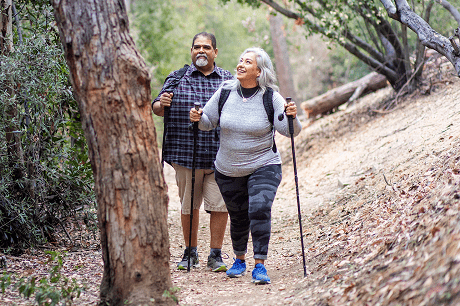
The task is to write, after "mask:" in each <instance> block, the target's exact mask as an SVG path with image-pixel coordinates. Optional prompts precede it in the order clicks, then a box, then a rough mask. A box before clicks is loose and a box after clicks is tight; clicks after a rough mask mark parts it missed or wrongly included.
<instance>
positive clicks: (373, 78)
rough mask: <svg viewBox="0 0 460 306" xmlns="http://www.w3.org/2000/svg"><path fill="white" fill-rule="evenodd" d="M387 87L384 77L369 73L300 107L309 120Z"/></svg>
mask: <svg viewBox="0 0 460 306" xmlns="http://www.w3.org/2000/svg"><path fill="white" fill-rule="evenodd" d="M387 85H388V82H387V79H386V78H385V76H383V75H381V74H378V73H377V72H371V73H369V74H368V75H366V76H364V77H362V78H361V79H359V80H356V81H354V82H350V83H347V84H345V85H342V86H340V87H337V88H334V89H332V90H329V91H328V92H326V93H324V94H322V95H320V96H317V97H315V98H313V99H310V100H307V101H305V102H302V103H301V104H300V107H301V108H302V109H303V110H304V112H305V114H306V116H307V118H310V117H313V116H316V115H319V114H323V113H326V112H328V111H331V110H333V109H334V108H336V107H339V106H340V105H342V104H344V103H346V102H348V103H350V104H351V103H353V101H355V100H356V99H358V98H359V97H361V96H363V95H365V94H367V93H369V92H373V91H376V90H378V89H381V88H384V87H386V86H387Z"/></svg>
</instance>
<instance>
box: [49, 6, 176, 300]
mask: <svg viewBox="0 0 460 306" xmlns="http://www.w3.org/2000/svg"><path fill="white" fill-rule="evenodd" d="M53 6H54V13H55V16H56V21H57V25H58V27H59V31H60V36H61V41H62V44H63V47H64V50H65V56H66V60H67V64H68V65H69V68H70V76H71V81H72V86H73V89H74V94H75V97H76V100H77V102H78V105H79V109H80V113H81V117H82V123H83V128H84V131H85V136H86V140H87V142H88V147H89V157H90V160H91V166H92V169H93V174H94V180H95V189H96V196H97V203H98V219H99V228H100V232H101V246H102V256H103V260H104V275H103V279H102V284H101V293H100V298H101V301H100V305H124V304H125V303H127V304H131V305H140V304H142V305H144V304H145V305H147V304H148V305H151V304H152V301H154V303H155V304H157V305H159V304H161V305H173V304H175V303H174V301H173V300H172V299H170V298H166V297H163V296H162V295H163V293H164V291H165V290H168V289H170V288H171V277H170V271H169V237H168V227H167V205H168V196H167V186H166V184H165V181H164V177H163V172H162V169H161V166H160V160H159V153H158V147H157V143H156V133H155V126H154V123H153V119H152V115H151V111H150V99H151V96H150V76H149V73H148V70H147V67H146V65H145V63H144V61H143V59H142V57H141V55H140V54H139V52H138V51H137V49H136V47H135V45H134V41H133V39H132V37H131V36H130V34H129V29H128V17H127V14H126V10H125V6H124V2H123V1H122V0H54V1H53ZM152 43H154V42H152Z"/></svg>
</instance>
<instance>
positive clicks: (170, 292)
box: [163, 287, 180, 304]
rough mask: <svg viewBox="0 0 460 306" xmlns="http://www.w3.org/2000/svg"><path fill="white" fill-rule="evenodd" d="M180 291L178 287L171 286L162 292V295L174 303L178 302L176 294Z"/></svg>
mask: <svg viewBox="0 0 460 306" xmlns="http://www.w3.org/2000/svg"><path fill="white" fill-rule="evenodd" d="M179 291H180V288H179V287H172V288H169V290H165V291H164V292H163V296H164V297H167V298H170V299H172V300H173V301H174V302H175V303H176V304H179V298H178V297H177V296H176V294H177V293H178V292H179Z"/></svg>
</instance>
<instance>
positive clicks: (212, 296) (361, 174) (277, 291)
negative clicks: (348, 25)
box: [166, 77, 460, 305]
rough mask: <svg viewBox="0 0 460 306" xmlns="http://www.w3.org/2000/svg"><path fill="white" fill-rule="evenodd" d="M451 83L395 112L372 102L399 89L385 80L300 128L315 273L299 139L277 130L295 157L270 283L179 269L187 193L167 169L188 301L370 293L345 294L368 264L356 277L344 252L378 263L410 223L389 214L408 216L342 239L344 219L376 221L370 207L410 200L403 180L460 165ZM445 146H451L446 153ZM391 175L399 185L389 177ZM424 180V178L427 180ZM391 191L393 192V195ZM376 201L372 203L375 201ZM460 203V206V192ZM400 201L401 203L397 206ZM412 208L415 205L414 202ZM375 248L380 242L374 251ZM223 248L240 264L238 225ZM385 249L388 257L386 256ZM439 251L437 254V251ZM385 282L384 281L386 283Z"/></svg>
mask: <svg viewBox="0 0 460 306" xmlns="http://www.w3.org/2000/svg"><path fill="white" fill-rule="evenodd" d="M442 85H443V86H442V87H440V88H438V89H436V91H435V92H433V93H432V94H431V95H429V96H416V97H413V98H409V99H408V100H407V101H404V102H402V103H401V106H400V107H399V108H398V109H397V110H395V111H392V112H390V113H388V114H377V113H375V112H372V111H371V109H374V108H376V107H377V106H378V104H379V103H381V102H382V101H385V99H389V98H391V94H392V91H391V89H390V88H387V89H384V90H381V91H379V92H377V93H375V94H372V95H369V96H367V97H365V98H363V99H361V100H360V101H359V102H358V103H356V105H354V106H353V107H351V108H349V109H347V110H345V111H340V112H337V113H335V114H333V115H330V116H327V117H324V118H322V119H319V120H317V121H315V122H314V123H312V124H311V125H310V126H308V127H306V128H304V130H303V131H302V133H301V135H299V137H297V138H296V144H297V146H296V147H297V148H296V153H297V163H298V170H299V173H298V177H299V188H300V198H301V207H302V215H303V227H304V234H305V235H306V236H305V242H306V257H307V270H308V273H309V276H308V277H307V278H304V277H303V266H302V257H301V247H300V239H299V226H298V222H297V206H296V205H297V204H296V198H295V195H296V194H295V189H294V188H295V185H294V178H293V173H292V172H293V171H292V169H293V168H292V163H290V162H289V159H290V155H291V154H290V142H289V139H281V138H280V137H278V138H277V143H278V147H279V148H280V150H281V151H282V152H283V160H284V161H285V164H284V165H283V182H282V184H281V186H280V188H279V191H278V193H277V199H276V201H275V204H274V208H273V225H272V233H273V235H272V238H271V242H270V251H269V259H268V260H267V261H266V266H267V269H268V273H269V275H270V277H271V279H272V284H270V285H266V286H254V285H253V284H251V283H250V280H251V276H250V273H248V274H247V275H246V276H245V277H243V278H241V279H237V280H234V279H227V278H226V277H225V275H224V274H223V273H221V274H216V273H211V272H208V271H206V269H205V268H204V267H202V268H200V269H197V270H194V271H192V272H191V273H189V274H187V273H183V272H180V271H176V270H175V269H174V268H175V262H177V261H178V260H179V259H180V256H181V255H182V252H183V248H182V247H183V246H182V241H181V233H180V228H179V227H178V223H177V220H179V203H178V202H177V196H176V191H175V186H174V178H173V175H172V172H171V171H170V170H168V171H166V178H167V180H168V185H169V186H171V189H170V191H171V204H170V205H171V210H170V218H169V222H170V230H171V231H170V233H171V254H172V259H173V260H172V262H171V270H172V278H173V281H174V284H175V286H177V287H179V288H181V291H180V295H179V296H180V301H181V304H184V305H214V304H216V303H217V304H219V305H285V304H292V305H296V304H308V305H328V303H330V302H331V301H335V303H332V304H331V305H340V304H341V303H339V301H341V302H343V303H344V304H349V305H356V304H360V303H363V301H360V300H359V299H358V300H355V302H354V303H351V304H350V301H347V298H346V297H345V298H344V296H347V294H348V293H350V292H351V291H352V290H353V289H354V290H356V289H357V287H358V286H357V285H356V282H357V281H358V280H359V279H360V277H362V273H364V271H361V272H359V273H357V272H356V270H353V269H352V270H353V271H354V274H355V276H353V275H351V276H350V277H351V278H350V280H349V281H348V282H346V281H345V277H344V275H346V274H347V273H346V272H349V271H347V269H346V268H345V269H344V266H345V265H349V264H347V263H345V264H344V263H342V262H343V261H344V260H341V259H342V258H343V259H345V258H348V259H349V260H351V261H350V263H353V260H356V263H360V264H362V265H363V264H365V263H371V262H372V264H373V265H375V264H376V263H377V262H378V261H379V260H382V259H384V258H385V256H386V254H385V252H386V253H388V251H389V250H383V249H384V248H387V244H388V241H387V240H385V239H387V238H388V237H386V236H385V235H386V234H388V235H390V236H391V235H393V236H394V237H395V238H398V237H399V236H400V235H398V234H400V233H398V230H400V229H399V228H398V229H396V227H395V228H394V230H395V232H389V233H387V232H384V230H385V228H384V227H383V228H382V226H381V225H382V224H383V223H382V222H385V220H388V218H394V222H387V226H388V227H391V226H395V223H396V224H398V223H400V222H403V221H401V220H400V218H397V217H393V216H391V214H389V215H384V216H383V215H376V216H374V217H373V218H374V219H375V220H379V221H378V224H377V223H375V224H372V222H369V224H368V225H367V227H366V226H365V225H363V226H362V227H361V228H362V229H364V232H363V235H364V237H363V236H359V229H358V232H356V233H355V234H356V236H355V241H348V243H342V242H343V241H344V240H347V239H348V240H350V239H354V238H353V237H348V238H347V239H345V238H346V237H345V238H343V239H342V237H339V235H340V234H345V236H346V233H347V231H349V230H350V229H347V227H348V226H349V224H348V221H344V220H347V219H349V220H353V222H355V224H356V223H359V222H363V223H364V222H366V221H369V218H371V220H372V217H369V216H370V215H369V214H372V210H373V209H375V211H376V212H380V211H381V210H382V209H383V208H382V207H383V206H385V205H392V203H393V202H398V201H399V200H400V199H399V197H400V196H401V194H399V193H398V192H396V191H395V190H398V188H400V187H401V186H404V185H409V187H410V186H411V185H410V184H412V185H413V186H415V185H414V184H415V183H414V180H416V179H417V176H419V178H420V179H421V178H423V177H426V178H427V179H428V180H429V181H430V176H431V175H432V173H433V171H436V169H439V168H440V167H442V165H443V163H442V162H443V160H446V159H447V160H448V159H449V156H457V157H456V158H457V160H456V162H454V166H453V168H449V169H450V170H451V171H452V170H453V171H454V173H456V172H455V171H456V170H455V169H458V166H459V165H458V156H459V155H458V154H459V149H458V148H459V141H460V138H459V135H460V124H459V122H460V103H459V102H460V81H459V80H458V78H455V77H449V80H448V81H447V80H445V81H444V82H443V83H442ZM445 153H446V154H450V155H449V156H447V157H446V156H443V155H445ZM451 161H452V160H451ZM457 174H458V173H457ZM420 175H422V176H420ZM450 176H451V179H454V180H456V183H452V182H451V184H454V186H457V187H453V188H454V189H455V188H458V185H455V184H458V180H459V179H458V175H455V174H453V175H450ZM385 179H386V180H387V182H388V184H390V185H391V186H389V185H388V184H387V183H386V182H385ZM439 180H440V178H439ZM431 182H433V180H431ZM418 184H419V185H421V182H420V180H419V183H418ZM447 185H448V184H447ZM436 187H438V188H440V190H438V191H435V192H433V194H432V195H431V196H432V197H434V198H436V197H439V196H440V193H441V192H442V188H447V187H448V186H446V184H441V185H439V186H436ZM409 190H410V188H409ZM384 198H386V199H385V200H383V199H384ZM454 198H455V197H454ZM381 199H382V201H381V203H383V204H381V205H380V204H378V203H380V202H379V201H380V200H381ZM419 202H420V201H419ZM366 203H367V204H369V207H366ZM371 203H372V205H371ZM385 203H386V204H385ZM375 205H377V206H375ZM379 205H380V206H379ZM455 205H456V206H458V200H457V201H456V203H455ZM400 206H401V207H399V206H398V207H399V208H400V209H401V210H402V212H399V214H404V213H403V211H404V210H405V209H406V208H404V205H400ZM392 209H393V210H395V211H396V207H393V208H392ZM423 211H428V207H425V208H423ZM344 212H346V213H344ZM406 213H408V214H410V212H406ZM347 216H348V217H347ZM200 224H201V228H200V233H199V237H200V239H199V250H200V258H201V262H202V263H203V264H202V266H204V265H205V263H206V256H207V252H208V250H209V247H208V244H207V243H208V241H209V237H208V236H209V233H208V224H209V219H208V218H207V216H206V215H205V214H201V217H200ZM350 224H351V222H350ZM412 226H415V225H412ZM376 228H380V229H381V230H380V232H379V231H376V232H375V233H374V234H373V235H369V236H365V233H366V231H367V232H369V231H371V230H372V229H376ZM355 229H356V227H355ZM341 231H342V232H341ZM332 232H334V233H332ZM333 234H335V235H334V236H336V238H340V239H327V240H324V236H326V235H328V236H332V235H333ZM404 235H409V233H404ZM342 236H343V235H342ZM348 236H351V235H348ZM356 237H358V238H356ZM378 239H381V241H380V240H378ZM388 239H390V238H388ZM398 239H401V241H400V243H402V244H403V243H404V239H405V238H398ZM385 241H386V242H385ZM409 242H410V239H409ZM369 247H370V248H369ZM354 248H355V249H359V250H354ZM330 249H333V251H331V250H330ZM372 249H378V250H379V251H378V252H374V253H375V254H374V253H373V252H372ZM223 251H224V252H225V253H227V254H229V256H230V258H229V259H228V260H226V262H227V263H228V264H231V263H232V261H233V260H232V252H231V243H230V241H229V235H228V234H227V235H226V240H225V246H224V249H223ZM251 252H252V250H251V249H250V250H249V253H248V254H252V253H251ZM366 255H367V256H370V257H366ZM378 255H381V257H382V256H383V258H381V259H379V258H377V257H378ZM431 256H436V253H434V254H432V255H431ZM371 257H373V258H372V260H370V259H371ZM249 258H251V257H249ZM359 260H361V261H362V262H359ZM249 263H250V264H249V267H252V261H251V259H250V260H249ZM387 266H388V264H387ZM353 268H354V269H356V268H357V267H353ZM386 268H388V267H386ZM249 270H251V269H249ZM337 271H338V272H337ZM249 272H250V271H249ZM366 272H368V271H366ZM350 273H351V272H350ZM446 277H448V276H446ZM431 281H433V279H432V280H431ZM325 283H328V284H325ZM381 287H382V288H384V286H383V285H382V286H381ZM347 288H348V289H347ZM425 289H426V288H425V287H424V286H422V285H420V288H415V291H417V290H420V291H423V290H425ZM388 292H390V289H389V288H387V291H386V292H384V293H388ZM351 293H353V292H351ZM384 293H382V296H381V297H380V300H381V301H385V296H386V295H385V294H384ZM420 294H421V295H423V293H420ZM394 296H397V295H396V294H395V295H394ZM415 296H416V295H415V294H414V297H415ZM340 298H342V300H340ZM390 298H391V297H390ZM321 303H323V304H321ZM383 304H385V303H383ZM428 304H430V303H428ZM414 305H416V304H414Z"/></svg>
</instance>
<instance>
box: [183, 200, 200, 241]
mask: <svg viewBox="0 0 460 306" xmlns="http://www.w3.org/2000/svg"><path fill="white" fill-rule="evenodd" d="M199 220H200V210H199V209H194V210H193V223H192V247H196V246H197V245H198V225H199ZM181 222H182V233H183V234H184V240H185V246H186V247H188V246H189V245H188V242H189V234H190V215H184V214H181Z"/></svg>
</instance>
